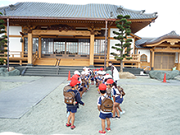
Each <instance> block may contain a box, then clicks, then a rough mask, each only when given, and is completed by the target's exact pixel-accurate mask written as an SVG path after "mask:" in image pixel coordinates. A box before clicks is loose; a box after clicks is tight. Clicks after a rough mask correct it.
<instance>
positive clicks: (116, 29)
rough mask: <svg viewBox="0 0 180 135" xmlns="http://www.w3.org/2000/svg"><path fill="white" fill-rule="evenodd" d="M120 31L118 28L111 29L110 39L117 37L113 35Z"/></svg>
mask: <svg viewBox="0 0 180 135" xmlns="http://www.w3.org/2000/svg"><path fill="white" fill-rule="evenodd" d="M118 30H119V29H118V28H111V29H110V37H114V36H116V35H115V34H114V33H113V31H118Z"/></svg>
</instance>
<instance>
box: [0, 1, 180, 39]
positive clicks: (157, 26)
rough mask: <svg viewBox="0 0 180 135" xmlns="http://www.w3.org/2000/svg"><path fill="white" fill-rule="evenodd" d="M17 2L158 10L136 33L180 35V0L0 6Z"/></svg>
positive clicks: (152, 35)
mask: <svg viewBox="0 0 180 135" xmlns="http://www.w3.org/2000/svg"><path fill="white" fill-rule="evenodd" d="M17 2H48V3H63V4H64V3H65V4H76V5H81V4H82V5H84V4H89V3H98V4H113V5H118V6H120V5H121V6H123V7H124V8H127V9H132V10H146V12H145V13H154V12H158V18H157V19H156V20H155V22H154V23H151V26H147V27H145V28H144V29H142V30H140V31H139V32H137V33H135V35H137V36H139V37H160V36H163V35H165V34H168V33H170V32H171V31H175V32H176V33H177V34H179V35H180V9H179V0H163V1H162V0H118V2H116V0H90V1H88V0H66V1H65V2H64V1H61V0H0V7H2V6H8V5H10V4H15V3H17Z"/></svg>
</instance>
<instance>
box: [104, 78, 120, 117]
mask: <svg viewBox="0 0 180 135" xmlns="http://www.w3.org/2000/svg"><path fill="white" fill-rule="evenodd" d="M108 80H110V79H108ZM108 80H107V82H108ZM111 94H112V97H113V100H114V106H113V117H112V118H120V115H119V111H118V109H119V110H120V112H123V111H122V109H121V108H120V104H121V103H122V102H123V97H122V95H121V93H120V92H119V90H118V89H117V84H116V83H115V82H113V83H112V89H111ZM115 113H117V116H115Z"/></svg>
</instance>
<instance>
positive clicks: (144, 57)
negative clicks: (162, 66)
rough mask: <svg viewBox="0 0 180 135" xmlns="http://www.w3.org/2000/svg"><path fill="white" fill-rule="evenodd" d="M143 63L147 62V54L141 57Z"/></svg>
mask: <svg viewBox="0 0 180 135" xmlns="http://www.w3.org/2000/svg"><path fill="white" fill-rule="evenodd" d="M141 61H142V62H147V55H146V54H142V55H141Z"/></svg>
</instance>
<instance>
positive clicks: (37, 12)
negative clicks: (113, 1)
mask: <svg viewBox="0 0 180 135" xmlns="http://www.w3.org/2000/svg"><path fill="white" fill-rule="evenodd" d="M0 12H1V13H3V15H1V16H0V18H1V19H3V20H5V22H6V31H7V30H8V31H9V33H8V34H9V54H10V57H9V61H10V64H19V65H55V63H56V62H57V60H58V59H60V66H92V67H95V66H104V65H105V66H107V65H108V62H109V61H112V62H113V63H114V64H115V65H116V66H120V64H119V61H117V60H115V59H114V57H113V56H112V55H111V54H110V53H111V52H114V50H113V49H112V48H111V47H112V46H114V45H115V44H116V43H118V41H117V40H115V39H114V38H113V37H114V34H113V31H118V29H117V28H116V24H115V21H116V20H117V15H120V14H121V15H130V16H131V18H130V19H129V21H131V22H132V24H131V32H132V33H131V36H129V37H128V38H132V40H133V42H132V44H131V48H132V50H131V52H130V54H129V55H130V56H132V59H131V60H126V59H124V66H125V67H139V68H144V69H147V68H149V69H154V70H161V69H163V70H171V69H172V68H173V67H174V66H176V67H177V69H179V70H180V37H179V35H177V34H176V33H175V32H171V33H169V34H167V35H164V36H162V37H159V38H155V39H150V38H149V39H147V38H146V39H144V38H141V37H138V36H137V35H135V33H136V32H138V31H140V30H141V29H143V28H144V27H146V26H148V25H149V24H150V23H152V22H154V21H155V20H156V19H157V17H158V16H157V12H154V13H151V14H147V13H145V10H139V11H135V10H131V9H126V8H124V7H122V6H118V5H110V4H87V5H69V4H60V3H41V2H19V3H16V4H14V5H9V6H5V7H1V8H0Z"/></svg>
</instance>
